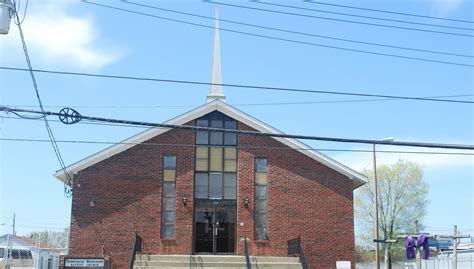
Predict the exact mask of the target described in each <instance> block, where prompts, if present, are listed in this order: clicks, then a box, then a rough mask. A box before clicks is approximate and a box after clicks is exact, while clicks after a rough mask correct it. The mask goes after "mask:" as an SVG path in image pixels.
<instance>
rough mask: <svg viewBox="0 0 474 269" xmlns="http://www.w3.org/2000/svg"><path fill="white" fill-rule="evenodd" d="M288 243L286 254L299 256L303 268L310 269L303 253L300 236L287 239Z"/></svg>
mask: <svg viewBox="0 0 474 269" xmlns="http://www.w3.org/2000/svg"><path fill="white" fill-rule="evenodd" d="M287 243H288V256H296V255H298V256H299V257H300V262H301V265H302V266H303V269H310V267H309V263H308V259H307V258H306V255H305V254H304V249H303V244H301V236H300V237H298V238H295V239H291V240H288V241H287Z"/></svg>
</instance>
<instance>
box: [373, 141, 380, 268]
mask: <svg viewBox="0 0 474 269" xmlns="http://www.w3.org/2000/svg"><path fill="white" fill-rule="evenodd" d="M372 149H373V150H372V152H373V158H374V205H375V214H374V220H375V224H374V226H375V227H374V229H375V230H374V232H375V266H376V269H380V253H379V203H378V201H379V195H378V187H377V160H376V156H375V144H373V148H372Z"/></svg>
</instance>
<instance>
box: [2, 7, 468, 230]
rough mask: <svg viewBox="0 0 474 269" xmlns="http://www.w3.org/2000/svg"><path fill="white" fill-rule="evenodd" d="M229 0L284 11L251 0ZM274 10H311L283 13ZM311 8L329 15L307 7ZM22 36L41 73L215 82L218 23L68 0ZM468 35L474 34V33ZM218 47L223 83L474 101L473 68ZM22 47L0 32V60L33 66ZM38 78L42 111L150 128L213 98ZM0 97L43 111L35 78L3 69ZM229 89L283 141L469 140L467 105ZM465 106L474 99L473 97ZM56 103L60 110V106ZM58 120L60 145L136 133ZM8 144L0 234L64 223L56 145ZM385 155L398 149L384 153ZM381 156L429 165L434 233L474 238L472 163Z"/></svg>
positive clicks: (151, 86)
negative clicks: (72, 111) (297, 137)
mask: <svg viewBox="0 0 474 269" xmlns="http://www.w3.org/2000/svg"><path fill="white" fill-rule="evenodd" d="M229 2H230V1H229ZM229 2H228V3H229ZM40 3H41V4H40ZM101 3H104V4H108V5H114V6H117V7H122V8H127V9H133V10H137V11H141V12H146V13H151V14H156V15H159V16H166V17H171V18H175V19H180V20H181V19H182V20H187V21H192V22H196V23H202V24H207V25H210V26H212V25H213V22H212V21H208V20H205V19H196V18H189V17H186V16H184V15H180V16H178V15H175V14H170V13H166V12H161V11H156V10H150V9H146V8H139V7H135V6H132V5H128V4H124V3H120V2H119V1H101ZM141 3H147V4H153V5H157V6H160V7H165V8H169V9H175V10H180V11H186V12H191V13H198V14H202V15H206V16H214V9H215V6H214V5H213V4H209V3H204V2H200V1H153V2H151V1H148V2H145V1H141ZM232 3H236V4H242V5H246V6H253V7H259V8H271V9H277V8H275V7H268V6H263V5H261V4H260V5H259V4H256V3H251V2H244V1H234V2H232ZM279 3H283V4H289V5H294V6H299V7H306V8H319V9H325V10H331V11H339V12H349V13H357V14H363V15H372V16H379V17H386V18H392V19H403V20H411V21H417V22H423V23H436V24H443V25H449V26H463V27H466V26H467V27H472V24H459V23H452V22H443V21H437V20H429V19H421V18H411V17H403V16H389V15H387V14H379V13H369V12H362V11H355V10H347V9H342V8H336V7H324V6H318V5H316V4H310V3H304V2H297V1H287V2H279ZM338 3H341V4H348V5H358V6H364V7H369V8H378V9H386V10H396V11H400V12H407V13H418V14H424V15H428V16H440V17H445V18H460V19H467V20H473V19H474V18H473V14H474V12H473V11H474V3H473V1H466V0H433V1H429V0H425V1H357V2H355V1H354V2H350V1H338ZM278 10H284V11H292V12H300V13H302V11H298V10H296V11H295V10H286V9H284V8H278ZM305 14H312V15H320V16H323V15H321V14H318V13H311V12H305ZM219 15H220V18H222V19H228V20H236V21H242V22H246V23H253V24H260V25H265V26H270V27H279V28H284V29H290V30H294V31H301V32H307V33H313V34H320V35H328V36H334V37H340V38H347V39H356V40H362V41H367V42H378V43H384V44H390V45H398V46H406V47H414V48H423V49H430V50H439V51H447V52H453V53H462V54H470V55H474V41H473V38H470V37H461V36H451V35H439V34H433V33H424V32H416V31H407V30H395V29H388V28H380V27H372V26H367V25H355V24H348V23H342V22H334V21H325V20H316V19H310V18H302V17H296V16H288V15H281V14H280V15H279V14H272V13H264V12H258V11H250V10H242V9H237V8H232V7H228V6H221V7H220V8H219ZM324 16H327V17H329V15H324ZM332 17H334V16H332ZM336 17H337V18H341V17H340V16H339V17H338V16H336ZM352 19H353V20H355V19H354V18H352ZM378 23H387V22H378ZM220 25H221V27H222V28H228V29H234V30H241V31H248V32H254V33H259V34H265V35H274V36H279V37H283V38H288V39H297V40H301V41H306V42H315V43H320V44H325V45H333V46H341V47H348V48H356V49H365V50H371V51H378V52H383V53H394V54H400V55H407V56H413V57H425V58H433V59H434V58H435V59H440V60H450V61H457V62H463V63H467V64H474V61H473V60H472V58H471V59H467V60H466V59H463V58H459V57H446V56H436V55H430V54H424V53H414V52H406V51H401V50H395V49H383V48H377V47H373V46H366V45H354V44H350V43H349V44H348V43H344V42H336V41H330V40H325V39H318V38H310V37H304V36H298V35H292V34H282V33H278V32H272V31H263V30H259V29H253V28H249V27H243V26H236V25H232V24H228V23H227V24H226V23H224V22H221V24H220ZM23 28H24V32H25V36H26V41H27V43H28V47H29V50H30V56H31V60H32V63H33V66H34V67H35V68H39V69H40V68H43V69H54V70H67V71H78V72H94V73H103V74H121V75H131V76H147V77H159V78H169V79H183V80H196V81H209V79H210V67H211V56H212V44H213V31H212V30H211V29H206V28H197V27H193V26H189V25H182V24H177V23H173V22H167V21H163V20H158V19H153V18H148V17H143V16H138V15H133V14H128V13H122V12H119V11H115V10H110V9H104V8H100V7H96V6H92V5H88V4H84V3H81V2H80V1H72V0H68V1H61V2H59V1H39V0H36V1H35V0H31V1H30V7H29V11H28V14H27V17H26V20H25V22H24V24H23ZM459 32H461V31H459ZM464 33H466V31H464ZM467 33H471V34H472V32H469V31H467ZM220 40H221V51H222V70H223V82H224V83H235V84H253V85H267V86H280V87H293V88H305V89H314V90H329V91H352V92H366V93H372V94H389V95H406V96H420V97H428V96H444V95H458V94H459V95H461V94H462V95H464V94H468V95H469V94H470V95H472V94H474V85H473V84H474V72H473V69H472V68H468V67H459V66H452V65H443V64H435V63H426V62H419V61H411V60H403V59H395V58H390V57H382V56H374V55H367V54H360V53H354V52H347V51H340V50H334V49H327V48H319V47H315V46H307V45H301V44H294V43H288V42H282V41H275V40H268V39H261V38H257V37H250V36H243V35H238V34H235V33H229V32H224V31H221V33H220ZM20 44H21V43H20V39H19V34H18V31H17V30H16V26H15V25H13V24H12V29H11V32H10V34H9V35H7V36H0V49H1V54H0V55H1V57H0V64H1V65H2V66H16V67H25V66H26V64H25V60H24V56H23V53H22V50H21V46H20ZM36 76H37V80H38V85H39V90H40V93H41V96H42V99H43V103H44V104H45V105H46V106H71V107H76V108H77V109H78V110H79V111H80V112H81V113H82V114H85V115H98V116H103V117H111V118H121V119H132V120H143V121H153V122H163V121H165V120H167V119H169V118H171V117H174V116H176V115H178V114H180V113H183V112H185V111H187V110H189V109H191V108H193V107H195V106H198V105H201V104H203V103H204V102H205V96H206V94H207V92H208V90H209V88H208V87H207V86H198V85H179V84H166V83H152V82H138V81H126V80H108V79H98V78H85V77H71V76H56V75H47V74H36ZM0 92H1V93H0V94H1V95H0V104H2V105H15V106H29V105H36V104H37V102H36V100H35V96H34V90H33V87H32V84H31V80H30V78H29V76H28V74H27V73H22V72H11V71H0ZM224 92H225V94H226V95H227V100H228V102H229V103H230V104H235V105H239V106H237V107H238V108H240V109H242V110H243V111H245V112H247V113H249V114H251V115H253V116H255V117H257V118H259V119H261V120H263V121H265V122H267V123H269V124H271V125H273V126H274V127H276V128H278V129H280V130H282V131H284V132H287V133H292V134H305V135H318V136H334V137H351V138H364V139H381V138H384V137H389V136H391V137H394V138H395V139H396V140H397V141H419V142H439V143H462V144H474V108H473V106H472V105H471V104H453V103H438V102H419V101H378V102H344V103H343V102H339V103H315V104H305V105H248V104H255V103H258V104H261V103H280V102H302V101H314V102H321V101H347V100H358V99H367V98H354V97H342V96H331V95H322V94H302V93H289V92H269V91H263V90H254V89H234V88H224ZM463 98H464V99H466V100H474V98H472V96H471V97H463ZM243 104H244V105H243ZM245 104H247V105H245ZM47 109H49V110H58V108H57V107H47ZM2 116H5V115H4V114H2ZM8 116H12V115H8ZM0 124H1V125H0V127H1V136H2V137H3V138H34V139H47V133H46V130H45V129H44V124H43V123H42V122H40V121H26V120H17V119H8V118H4V119H2V120H1V121H0ZM51 124H52V128H53V131H54V133H55V135H56V138H57V139H58V140H92V141H111V142H114V141H120V140H122V139H125V138H127V137H129V136H132V135H133V134H136V133H137V132H139V131H140V130H141V129H137V128H120V127H110V126H92V125H83V124H77V125H73V126H66V125H62V124H60V123H55V122H52V123H51ZM306 142H307V143H308V144H309V145H311V146H313V147H316V148H333V149H370V148H371V147H370V146H368V145H356V144H336V143H323V142H316V141H306ZM59 146H60V148H61V152H62V155H63V157H64V160H65V162H66V163H67V164H70V163H72V162H75V161H77V160H79V159H81V158H83V157H86V156H88V155H90V154H93V153H95V152H97V151H98V150H101V149H103V148H104V147H106V145H80V144H63V143H61V144H59ZM0 147H1V155H0V165H1V167H0V171H1V172H0V177H1V181H0V189H1V206H0V210H1V211H0V216H1V221H0V224H1V226H0V233H2V234H3V233H6V232H8V231H10V230H11V227H10V226H9V225H11V217H12V215H13V213H14V212H16V215H17V218H18V222H17V225H18V233H19V234H26V233H28V232H30V231H32V230H41V229H42V228H43V227H49V228H55V227H66V226H67V225H68V223H69V219H70V205H71V200H69V199H66V198H64V196H63V185H62V184H61V183H60V182H59V181H57V180H56V179H54V178H53V177H52V174H53V173H54V172H55V171H56V170H57V169H58V168H59V165H58V162H57V160H56V159H55V156H54V153H53V150H52V148H51V145H50V144H47V143H25V142H8V141H2V142H1V143H0ZM380 149H385V150H390V149H395V148H393V147H388V146H386V147H380ZM396 149H399V148H396ZM402 150H416V149H410V148H403V149H402ZM325 153H326V154H328V155H329V156H331V157H333V158H335V159H336V160H339V161H341V162H343V163H344V164H346V165H348V166H350V167H352V168H354V169H356V170H362V169H363V168H365V167H370V165H371V160H372V157H371V154H369V153H349V152H344V153H341V152H337V153H335V152H325ZM377 158H378V163H379V164H383V163H385V164H389V163H393V162H396V161H397V160H398V159H399V158H405V159H409V160H412V161H416V162H418V163H420V164H422V165H423V166H424V168H425V180H426V181H427V182H428V184H429V185H430V192H429V200H430V204H429V206H428V216H427V217H426V219H425V220H424V224H425V225H426V226H427V227H428V230H429V231H431V232H449V231H448V230H449V229H451V226H452V225H453V224H457V225H458V226H459V228H460V229H461V231H464V232H470V233H471V234H474V214H473V212H474V196H473V195H474V184H473V180H474V158H473V157H472V156H452V155H441V156H438V155H413V154H412V155H409V154H379V155H378V157H377Z"/></svg>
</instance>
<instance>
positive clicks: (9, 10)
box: [0, 0, 15, 35]
mask: <svg viewBox="0 0 474 269" xmlns="http://www.w3.org/2000/svg"><path fill="white" fill-rule="evenodd" d="M14 15H15V8H14V7H13V3H12V1H11V0H0V34H2V35H6V34H8V31H9V30H10V23H11V20H12V18H13V16H14Z"/></svg>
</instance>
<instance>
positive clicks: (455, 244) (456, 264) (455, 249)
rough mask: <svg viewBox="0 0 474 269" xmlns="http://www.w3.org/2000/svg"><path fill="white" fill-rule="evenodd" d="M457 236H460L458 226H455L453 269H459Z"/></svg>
mask: <svg viewBox="0 0 474 269" xmlns="http://www.w3.org/2000/svg"><path fill="white" fill-rule="evenodd" d="M457 234H458V226H457V225H454V242H453V269H457V268H458V239H457V238H456V235H457Z"/></svg>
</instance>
